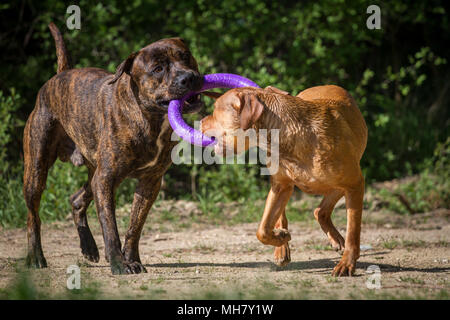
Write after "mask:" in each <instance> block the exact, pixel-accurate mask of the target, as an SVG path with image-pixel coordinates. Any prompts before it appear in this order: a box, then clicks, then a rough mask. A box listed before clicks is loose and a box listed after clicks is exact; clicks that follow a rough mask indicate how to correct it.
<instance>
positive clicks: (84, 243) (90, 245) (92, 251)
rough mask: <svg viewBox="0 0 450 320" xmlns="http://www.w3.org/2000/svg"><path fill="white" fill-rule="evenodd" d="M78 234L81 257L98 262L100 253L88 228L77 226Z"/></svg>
mask: <svg viewBox="0 0 450 320" xmlns="http://www.w3.org/2000/svg"><path fill="white" fill-rule="evenodd" d="M78 234H79V235H80V248H81V253H82V254H83V257H84V258H86V259H87V260H89V261H91V262H99V260H100V254H99V253H98V248H97V244H96V243H95V240H94V237H93V236H92V233H91V231H90V230H89V228H87V227H78Z"/></svg>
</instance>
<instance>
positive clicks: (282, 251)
mask: <svg viewBox="0 0 450 320" xmlns="http://www.w3.org/2000/svg"><path fill="white" fill-rule="evenodd" d="M275 229H285V230H287V229H288V221H287V218H286V212H285V209H283V212H282V213H281V216H280V218H279V219H278V221H277V223H276V224H275ZM274 257H275V259H274V262H275V264H276V265H277V266H279V267H284V266H286V265H287V264H288V263H289V262H291V250H290V249H289V242H288V243H285V244H283V245H282V246H280V247H276V248H275V253H274Z"/></svg>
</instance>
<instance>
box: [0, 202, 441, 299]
mask: <svg viewBox="0 0 450 320" xmlns="http://www.w3.org/2000/svg"><path fill="white" fill-rule="evenodd" d="M125 211H126V210H125ZM120 214H122V215H125V213H119V216H120ZM311 216H312V214H311ZM334 216H335V222H336V225H337V226H338V229H340V230H341V232H342V233H343V234H344V233H345V210H343V209H338V210H337V211H336V212H335V214H334ZM288 218H289V216H288ZM449 218H450V210H445V209H442V210H437V211H434V212H429V213H426V214H417V215H409V216H406V215H398V214H397V215H395V214H392V213H386V212H382V211H381V212H367V211H366V212H365V213H364V223H363V228H362V235H361V244H362V249H363V250H362V251H361V258H360V259H359V261H358V264H357V270H356V275H355V276H354V277H352V278H348V277H346V278H334V277H331V276H330V274H331V270H332V268H333V266H334V265H335V264H336V263H337V262H338V261H339V258H340V254H339V253H338V252H335V251H332V250H331V248H330V247H329V246H328V243H327V240H326V237H325V235H324V234H323V233H322V231H321V230H320V227H319V226H318V224H317V223H316V222H315V221H314V220H313V219H310V220H307V221H303V222H295V223H290V225H289V230H290V232H291V235H292V240H291V242H290V245H291V258H292V262H291V263H290V264H289V265H288V266H287V267H284V268H278V267H276V266H275V265H274V264H273V263H272V259H273V248H272V247H269V246H264V245H263V244H261V243H259V242H258V240H257V239H256V236H255V232H256V228H257V223H256V222H255V223H246V224H237V225H229V226H218V225H211V224H194V225H189V227H188V228H182V227H181V228H180V227H172V224H174V222H173V221H172V222H167V223H166V222H163V223H160V224H159V225H155V224H153V223H152V219H153V220H154V219H155V218H154V217H152V214H150V215H149V218H148V221H147V226H146V229H145V230H144V232H143V235H142V239H141V242H140V252H141V259H142V262H143V264H144V265H145V267H146V268H147V271H148V273H145V274H138V275H122V276H113V275H112V274H111V272H110V269H109V266H108V264H107V263H106V261H105V259H104V257H103V252H104V245H103V239H102V236H101V231H100V228H99V225H98V222H97V221H96V219H95V217H93V216H91V217H90V224H91V228H92V231H93V233H94V237H95V240H96V242H97V245H98V246H99V250H100V252H101V254H100V255H101V259H100V262H99V263H97V264H96V263H91V262H88V261H87V260H85V259H84V258H83V257H82V255H81V252H80V249H79V240H78V236H77V233H76V229H75V227H74V226H73V224H72V222H71V221H70V220H69V219H67V221H62V222H55V223H47V224H45V223H44V224H43V226H42V237H43V249H44V254H45V256H46V258H47V262H48V268H46V269H42V270H31V271H29V272H28V271H24V270H25V269H23V264H24V257H25V252H26V230H25V228H23V229H0V290H3V292H4V294H6V295H8V292H10V291H8V290H10V288H12V287H14V284H15V283H17V281H18V280H17V279H18V276H19V278H20V275H22V274H28V275H29V278H30V279H31V283H32V284H33V286H34V288H35V290H37V291H38V292H41V293H42V294H43V295H42V297H54V298H73V297H76V294H75V293H74V292H81V293H80V295H81V297H84V298H103V299H104V298H106V299H108V298H118V299H192V298H194V299H195V298H197V299H209V298H211V299H393V298H395V299H405V298H413V299H438V298H439V299H449V289H450V263H449V259H450V245H449V241H450V224H449ZM185 219H186V218H185ZM118 220H119V222H120V217H119V218H118ZM125 226H126V224H125V223H119V227H120V228H119V229H120V232H121V235H122V237H123V235H124V232H125V230H126V229H125ZM163 226H164V228H163ZM161 230H162V231H164V232H161ZM70 265H78V266H80V268H81V290H79V291H77V290H72V291H70V292H69V290H68V289H67V287H66V281H67V279H68V277H69V275H68V274H67V268H68V266H70ZM371 265H376V266H378V267H379V268H380V274H379V275H380V278H379V279H380V285H381V288H379V289H370V288H368V286H367V284H366V282H367V281H368V279H369V277H371V276H373V275H374V274H369V273H366V270H367V268H368V267H369V266H371ZM372 283H375V284H376V282H372Z"/></svg>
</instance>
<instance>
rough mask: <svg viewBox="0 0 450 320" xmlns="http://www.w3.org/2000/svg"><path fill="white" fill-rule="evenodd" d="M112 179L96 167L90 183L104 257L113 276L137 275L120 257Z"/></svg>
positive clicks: (112, 176)
mask: <svg viewBox="0 0 450 320" xmlns="http://www.w3.org/2000/svg"><path fill="white" fill-rule="evenodd" d="M114 177H115V175H114V174H113V173H112V172H110V171H109V170H105V169H102V168H101V167H97V170H96V171H95V174H94V176H93V178H92V182H91V188H92V193H93V195H94V201H95V205H96V208H97V214H98V217H99V220H100V225H101V227H102V232H103V240H104V242H105V256H106V259H107V260H108V261H109V263H110V266H111V271H112V273H113V274H125V273H139V271H137V270H136V269H135V268H134V267H133V265H131V264H129V263H126V262H125V259H124V257H123V255H122V251H121V244H120V238H119V231H118V230H117V223H116V216H115V203H114V189H115V184H114Z"/></svg>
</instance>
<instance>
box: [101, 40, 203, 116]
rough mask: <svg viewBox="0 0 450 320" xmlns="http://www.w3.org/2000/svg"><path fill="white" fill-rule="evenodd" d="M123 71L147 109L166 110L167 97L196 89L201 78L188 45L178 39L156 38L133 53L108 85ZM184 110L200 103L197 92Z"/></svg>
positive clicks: (168, 100)
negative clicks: (157, 39) (156, 39)
mask: <svg viewBox="0 0 450 320" xmlns="http://www.w3.org/2000/svg"><path fill="white" fill-rule="evenodd" d="M123 74H128V75H129V76H130V78H131V87H132V90H133V93H134V95H135V96H136V98H137V99H138V101H139V102H140V104H141V105H142V106H144V107H145V108H146V109H149V110H150V109H155V108H156V109H159V110H162V111H167V108H168V106H169V102H170V100H174V99H180V98H182V97H183V96H185V95H186V94H187V93H189V92H191V91H198V90H200V89H201V87H202V85H203V77H202V76H201V75H200V72H199V71H198V65H197V62H196V61H195V59H194V57H193V56H192V54H191V52H190V51H189V48H188V47H187V45H186V44H185V42H184V41H183V40H182V39H181V38H170V39H162V40H159V41H156V42H154V43H152V44H150V45H148V46H146V47H145V48H142V49H141V50H139V51H138V52H135V53H132V54H131V55H130V56H129V57H128V58H127V59H126V60H125V61H123V62H122V63H121V64H120V65H119V66H118V67H117V70H116V74H115V76H114V78H113V79H112V80H111V81H110V82H109V83H110V84H112V83H114V82H116V81H117V80H118V79H119V78H120V77H121V76H122V75H123ZM187 104H188V105H187V106H186V107H185V111H189V112H196V111H198V110H199V109H200V108H201V107H202V106H203V103H202V102H201V100H200V97H199V96H198V95H195V96H193V97H191V98H190V99H189V100H188V101H187Z"/></svg>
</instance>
